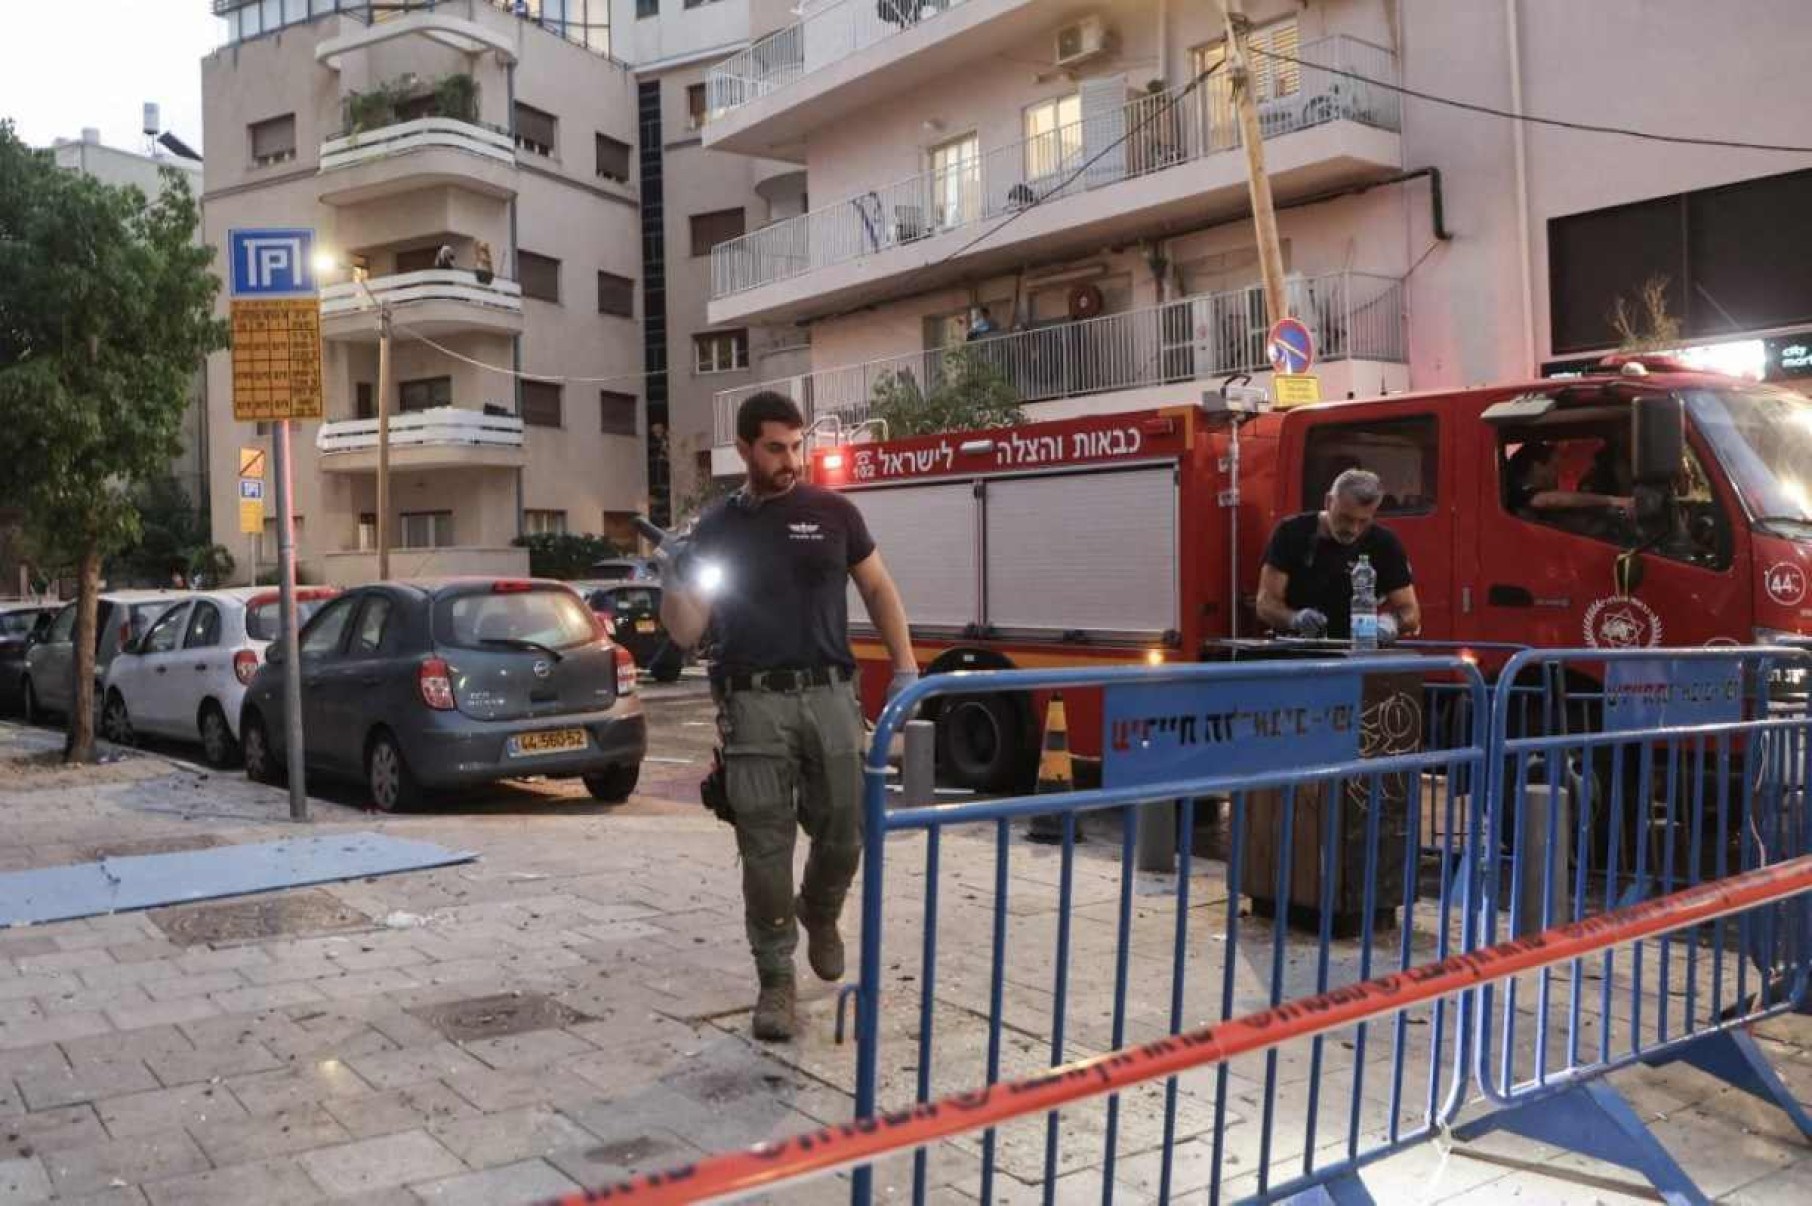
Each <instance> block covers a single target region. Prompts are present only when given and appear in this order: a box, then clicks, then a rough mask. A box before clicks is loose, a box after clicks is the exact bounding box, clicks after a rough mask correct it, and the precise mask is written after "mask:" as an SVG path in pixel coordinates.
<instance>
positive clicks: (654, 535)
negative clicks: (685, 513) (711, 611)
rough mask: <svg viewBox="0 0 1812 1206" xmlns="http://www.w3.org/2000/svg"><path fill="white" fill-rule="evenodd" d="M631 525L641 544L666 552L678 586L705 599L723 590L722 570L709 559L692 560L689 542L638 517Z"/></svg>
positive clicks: (722, 568)
mask: <svg viewBox="0 0 1812 1206" xmlns="http://www.w3.org/2000/svg"><path fill="white" fill-rule="evenodd" d="M632 522H633V523H634V524H635V530H636V531H637V532H640V533H641V535H642V538H643V539H644V540H646V541H648V543H649V544H652V545H653V546H654V547H655V548H657V549H664V550H666V552H667V556H668V558H669V560H671V561H672V563H673V572H674V574H675V576H677V577H678V578H679V580H680V581H681V582H683V583H685V584H686V585H687V586H689V587H691V588H692V589H693V590H696V591H697V592H698V593H699V594H701V595H705V596H707V597H709V596H711V595H714V594H716V593H717V591H718V589H719V588H720V587H722V586H723V584H724V567H723V566H721V565H719V564H718V563H717V562H715V561H712V560H710V559H709V558H703V557H695V556H693V554H692V542H691V541H690V540H685V539H682V538H681V537H678V536H675V535H674V534H673V533H672V532H669V531H668V530H667V529H665V528H663V527H660V526H658V525H656V524H654V523H652V522H651V521H649V520H648V519H645V518H644V517H642V516H640V515H637V516H635V517H634V518H633V520H632Z"/></svg>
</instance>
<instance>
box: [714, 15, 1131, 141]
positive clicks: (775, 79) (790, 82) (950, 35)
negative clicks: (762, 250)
mask: <svg viewBox="0 0 1812 1206" xmlns="http://www.w3.org/2000/svg"><path fill="white" fill-rule="evenodd" d="M1091 7H1099V5H1098V4H1095V5H1091V4H1089V3H1087V2H1085V0H821V2H819V3H815V4H814V3H811V2H810V0H808V2H807V3H805V4H804V5H802V6H801V8H802V10H803V15H802V16H801V18H800V20H798V21H796V22H795V23H793V24H792V25H788V26H786V27H784V28H782V29H778V30H775V31H774V32H773V33H771V34H768V35H767V36H766V37H764V38H760V39H758V40H757V41H756V42H755V43H754V44H753V45H751V46H749V47H748V48H747V49H746V50H743V51H742V52H741V53H739V54H735V55H732V56H730V57H729V58H728V59H725V60H724V61H723V62H722V63H720V64H718V65H717V66H715V67H713V68H712V69H711V70H710V72H709V73H708V74H707V75H706V77H705V102H706V106H707V112H708V114H709V118H710V120H709V121H708V122H707V123H706V125H705V130H704V141H705V145H706V146H707V147H711V148H714V149H720V150H727V151H734V152H737V153H738V154H744V155H765V156H768V157H771V158H797V157H798V152H799V149H800V147H801V145H802V142H803V139H804V136H805V134H806V133H807V132H808V131H809V130H811V129H812V128H813V127H814V126H817V125H821V124H823V123H824V122H825V121H826V120H834V119H835V118H836V117H837V116H839V115H840V114H842V113H845V112H848V111H849V110H850V109H851V108H852V107H853V106H855V105H858V104H873V103H876V102H877V101H880V100H884V99H886V98H887V97H888V96H890V95H893V94H895V93H899V92H904V91H909V90H911V89H912V88H913V87H916V86H917V84H918V83H920V82H922V81H923V80H924V79H925V78H926V77H927V76H929V75H935V74H940V73H942V72H945V71H949V70H952V69H954V68H956V67H959V66H961V65H962V64H963V63H965V62H969V61H973V60H976V59H980V58H984V57H986V56H988V55H991V54H996V53H999V52H1002V51H1005V50H1007V49H1009V48H1010V47H1011V46H1012V45H1013V44H1014V43H1016V42H1023V41H1024V40H1025V39H1027V38H1029V37H1036V36H1039V35H1041V34H1044V33H1047V32H1048V31H1049V30H1050V29H1051V28H1053V27H1054V26H1056V25H1058V24H1061V23H1062V22H1063V21H1064V20H1066V19H1068V18H1069V17H1070V16H1071V15H1072V14H1075V13H1081V12H1085V11H1089V10H1090V8H1091Z"/></svg>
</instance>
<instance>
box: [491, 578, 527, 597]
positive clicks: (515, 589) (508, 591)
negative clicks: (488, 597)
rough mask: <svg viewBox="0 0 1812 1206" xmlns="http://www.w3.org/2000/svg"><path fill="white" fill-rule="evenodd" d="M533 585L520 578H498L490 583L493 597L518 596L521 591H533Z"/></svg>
mask: <svg viewBox="0 0 1812 1206" xmlns="http://www.w3.org/2000/svg"><path fill="white" fill-rule="evenodd" d="M534 589H535V584H534V583H533V582H529V581H526V580H525V579H522V578H500V579H498V580H497V581H496V582H493V583H491V593H492V594H494V595H519V594H521V593H522V592H523V591H528V590H534Z"/></svg>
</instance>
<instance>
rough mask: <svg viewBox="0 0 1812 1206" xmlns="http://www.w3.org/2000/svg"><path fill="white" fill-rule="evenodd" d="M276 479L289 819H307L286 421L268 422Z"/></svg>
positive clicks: (278, 579) (278, 573)
mask: <svg viewBox="0 0 1812 1206" xmlns="http://www.w3.org/2000/svg"><path fill="white" fill-rule="evenodd" d="M271 427H272V429H273V435H274V436H275V439H274V441H273V449H274V451H275V453H276V456H275V457H274V458H273V459H274V460H275V462H276V463H275V464H274V465H272V466H271V468H272V469H273V470H274V471H275V474H276V478H277V589H278V600H279V602H278V606H279V607H280V608H281V614H282V621H283V666H284V675H283V721H284V729H285V732H284V735H283V746H284V751H285V753H287V754H288V755H289V819H290V820H292V821H306V820H307V819H308V785H307V784H306V783H305V782H304V781H303V769H302V658H301V656H300V648H299V647H300V644H301V641H300V640H299V635H300V629H301V625H300V624H299V623H298V622H297V619H296V538H295V531H294V528H295V509H294V503H295V498H294V493H295V492H294V491H293V490H292V489H291V488H290V485H291V483H290V456H289V420H288V419H278V420H277V421H276V422H275V423H273V424H271Z"/></svg>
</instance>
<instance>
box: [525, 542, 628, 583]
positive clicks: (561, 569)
mask: <svg viewBox="0 0 1812 1206" xmlns="http://www.w3.org/2000/svg"><path fill="white" fill-rule="evenodd" d="M515 543H516V545H517V546H518V547H520V548H526V549H527V550H528V555H529V575H530V576H531V577H535V578H559V579H560V580H562V581H564V582H570V581H572V580H573V579H575V578H586V577H590V576H591V567H592V566H594V565H596V564H597V563H598V562H600V561H608V560H610V559H611V558H613V557H621V556H622V555H623V554H622V551H621V550H620V549H618V548H617V546H616V545H615V544H613V543H612V542H611V541H610V539H609V538H608V537H604V536H594V535H593V534H591V533H590V532H536V533H534V534H533V535H530V536H518V537H516V540H515Z"/></svg>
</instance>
